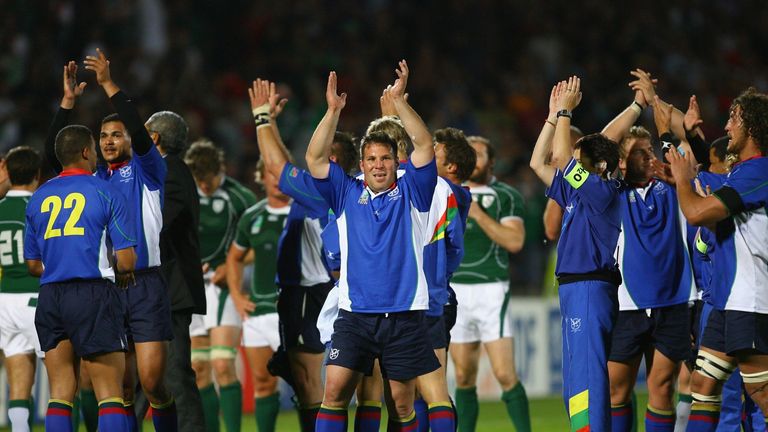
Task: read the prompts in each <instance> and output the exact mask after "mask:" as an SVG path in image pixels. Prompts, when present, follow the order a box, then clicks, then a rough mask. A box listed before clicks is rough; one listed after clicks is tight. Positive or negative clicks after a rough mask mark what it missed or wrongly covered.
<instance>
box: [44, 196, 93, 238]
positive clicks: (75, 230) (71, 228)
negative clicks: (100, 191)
mask: <svg viewBox="0 0 768 432" xmlns="http://www.w3.org/2000/svg"><path fill="white" fill-rule="evenodd" d="M61 207H62V202H61V197H59V196H56V195H51V196H49V197H47V198H46V199H45V200H43V203H42V205H40V213H48V212H50V213H51V218H50V219H48V227H46V229H45V236H43V238H44V239H45V240H48V239H49V238H53V237H61V229H59V228H54V227H53V224H54V223H56V219H57V218H58V217H59V213H60V212H61ZM64 208H65V209H72V212H71V213H70V214H69V218H67V222H66V223H65V224H64V235H65V236H81V235H84V234H85V229H83V228H82V227H79V226H77V222H79V221H80V216H81V215H82V214H83V209H85V196H83V194H81V193H79V192H72V193H71V194H69V195H67V196H66V197H65V198H64Z"/></svg>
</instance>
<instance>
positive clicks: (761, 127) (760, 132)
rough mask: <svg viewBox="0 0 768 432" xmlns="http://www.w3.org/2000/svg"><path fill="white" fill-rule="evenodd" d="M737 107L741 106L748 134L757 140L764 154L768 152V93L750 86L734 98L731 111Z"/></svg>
mask: <svg viewBox="0 0 768 432" xmlns="http://www.w3.org/2000/svg"><path fill="white" fill-rule="evenodd" d="M736 107H741V119H742V121H743V122H744V129H745V130H746V131H747V135H749V136H750V137H752V139H754V140H755V141H756V142H757V145H758V146H759V147H760V152H761V153H762V154H766V153H768V95H766V94H764V93H760V92H758V91H757V89H755V88H754V87H750V88H748V89H746V90H745V91H744V92H743V93H742V94H740V95H739V97H737V98H736V99H734V101H733V103H732V104H731V111H733V110H735V109H736Z"/></svg>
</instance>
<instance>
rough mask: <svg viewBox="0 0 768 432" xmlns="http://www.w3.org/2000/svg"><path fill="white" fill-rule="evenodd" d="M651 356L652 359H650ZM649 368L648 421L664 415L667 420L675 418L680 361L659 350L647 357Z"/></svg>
mask: <svg viewBox="0 0 768 432" xmlns="http://www.w3.org/2000/svg"><path fill="white" fill-rule="evenodd" d="M648 358H651V361H648ZM646 368H647V369H648V378H647V380H646V382H647V383H648V409H647V412H646V423H647V422H649V421H651V420H652V419H651V418H650V417H654V418H658V417H659V416H664V419H665V421H668V420H672V419H674V415H675V404H674V396H675V378H676V377H677V374H678V372H679V371H680V362H676V361H674V360H672V359H670V358H669V357H667V356H665V355H664V354H662V353H661V352H659V351H658V350H653V353H652V354H651V355H649V356H647V357H646Z"/></svg>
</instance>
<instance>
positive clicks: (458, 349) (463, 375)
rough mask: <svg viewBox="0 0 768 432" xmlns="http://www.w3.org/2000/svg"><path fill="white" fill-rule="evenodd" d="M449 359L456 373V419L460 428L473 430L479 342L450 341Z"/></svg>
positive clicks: (477, 411) (477, 404)
mask: <svg viewBox="0 0 768 432" xmlns="http://www.w3.org/2000/svg"><path fill="white" fill-rule="evenodd" d="M449 353H450V354H451V360H453V365H454V367H455V374H456V394H455V401H456V421H457V423H458V426H459V429H461V430H474V428H475V425H476V424H477V416H478V413H479V409H480V406H479V403H478V401H477V387H476V386H475V385H476V384H475V383H476V382H477V368H478V365H479V364H480V342H467V343H451V349H450V350H449Z"/></svg>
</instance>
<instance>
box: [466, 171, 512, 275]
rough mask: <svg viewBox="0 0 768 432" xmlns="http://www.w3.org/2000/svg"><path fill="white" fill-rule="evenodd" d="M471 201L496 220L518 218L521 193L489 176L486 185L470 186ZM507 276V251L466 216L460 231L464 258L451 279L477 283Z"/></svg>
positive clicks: (502, 220)
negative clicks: (465, 226) (464, 229)
mask: <svg viewBox="0 0 768 432" xmlns="http://www.w3.org/2000/svg"><path fill="white" fill-rule="evenodd" d="M470 192H472V201H474V202H476V203H477V204H478V205H479V206H480V207H481V208H482V209H483V210H484V211H485V212H486V213H487V214H488V215H490V216H491V217H492V218H494V219H496V221H498V222H504V221H506V220H509V219H512V218H519V219H521V220H522V217H523V214H524V212H525V208H524V202H523V196H522V195H520V192H518V191H517V190H516V189H515V188H513V187H512V186H509V185H508V184H505V183H502V182H499V181H497V180H496V179H495V178H493V179H492V180H491V182H490V184H488V185H486V186H480V187H473V188H470ZM507 280H509V252H507V250H506V249H504V248H502V247H500V246H499V245H498V244H496V243H494V242H493V241H491V239H490V238H488V236H487V235H485V232H483V230H482V228H480V225H478V224H477V222H475V221H474V220H473V219H472V218H468V219H467V229H466V231H465V232H464V258H463V259H462V260H461V265H459V268H458V269H457V270H456V272H455V273H454V274H453V277H452V278H451V282H455V283H460V284H478V283H487V282H499V281H507Z"/></svg>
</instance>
